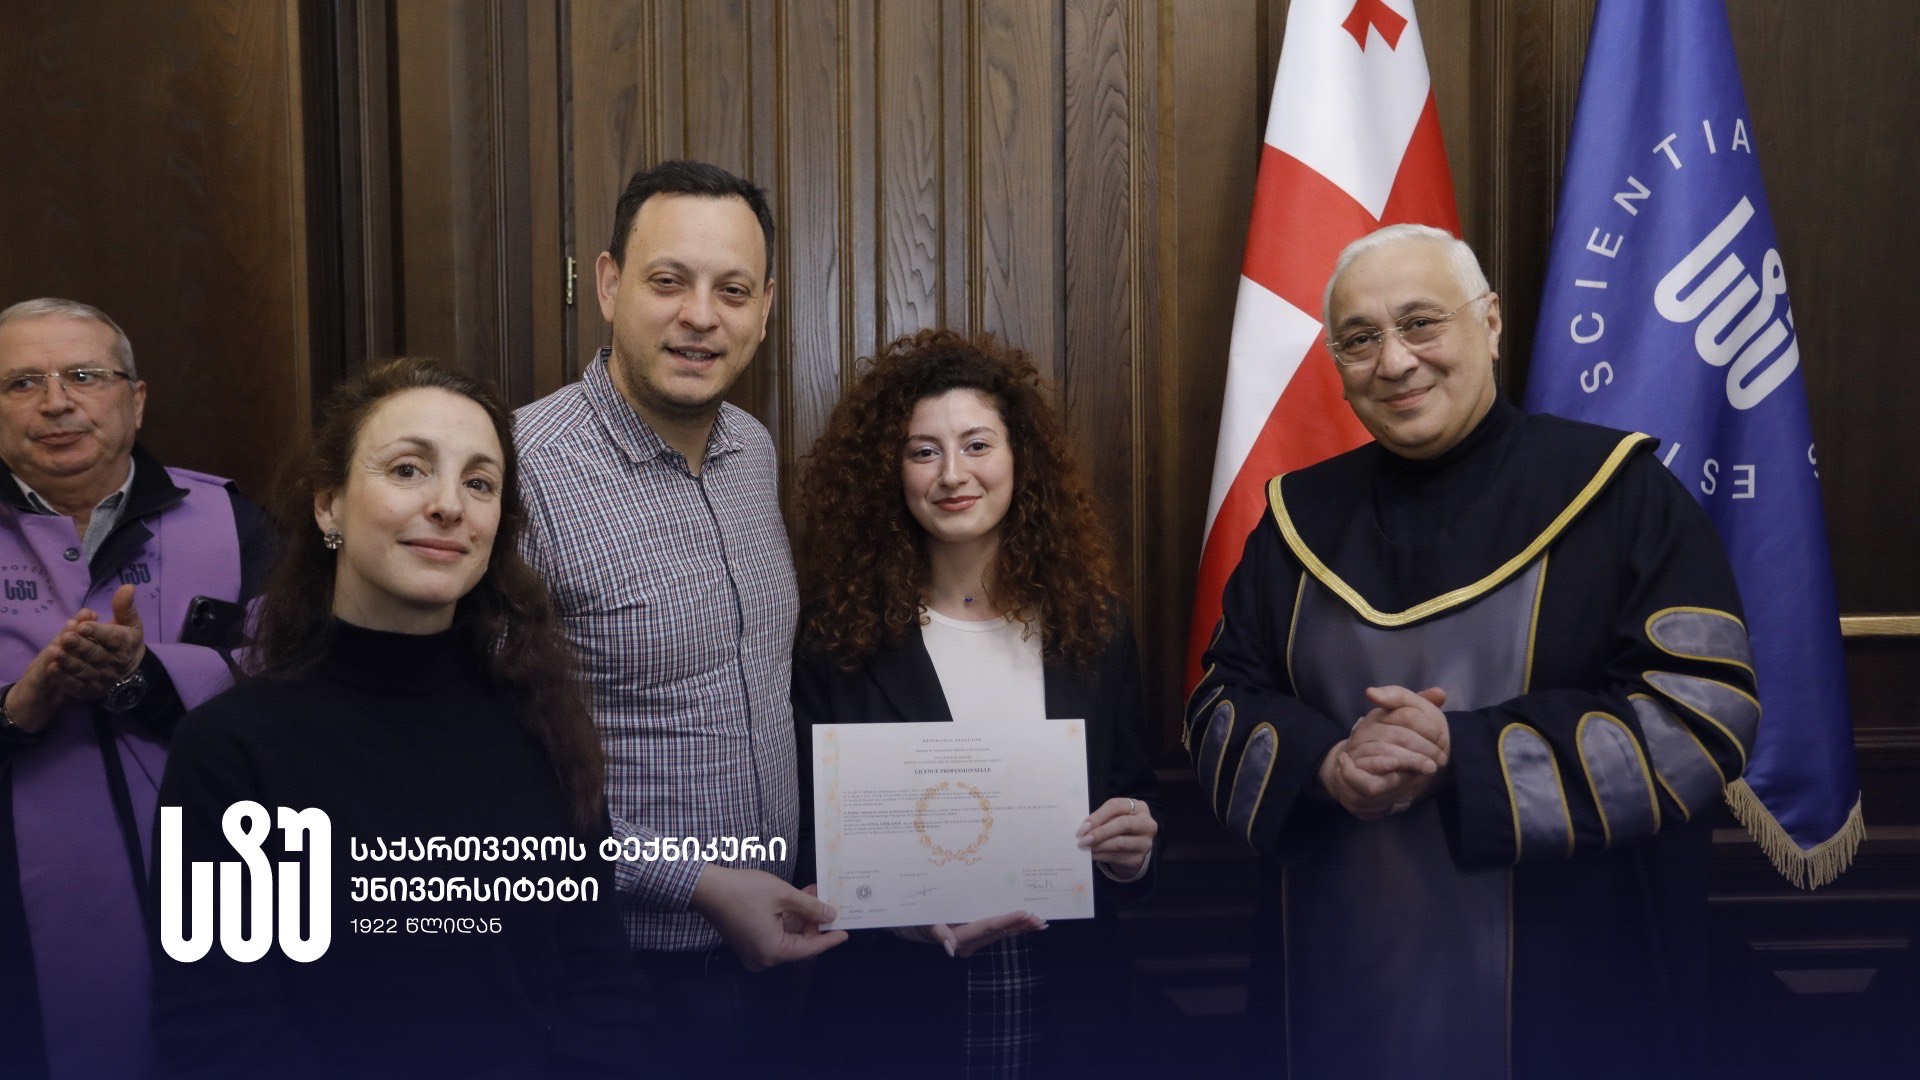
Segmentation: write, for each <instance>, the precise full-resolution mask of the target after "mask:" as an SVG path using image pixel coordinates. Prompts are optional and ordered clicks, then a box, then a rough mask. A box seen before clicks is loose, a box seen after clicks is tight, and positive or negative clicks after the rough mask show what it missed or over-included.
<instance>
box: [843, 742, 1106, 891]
mask: <svg viewBox="0 0 1920 1080" xmlns="http://www.w3.org/2000/svg"><path fill="white" fill-rule="evenodd" d="M813 738H814V741H813V765H814V769H813V793H814V826H815V834H814V835H815V845H816V854H817V856H818V860H819V876H820V898H821V899H822V900H825V901H827V902H828V903H830V904H832V905H833V906H834V907H835V908H836V909H838V911H839V913H840V918H839V920H838V921H836V922H835V923H834V924H833V927H834V928H835V929H860V928H864V927H878V926H921V925H925V924H927V923H936V922H941V923H964V922H972V921H973V920H975V919H981V918H986V917H987V916H990V915H1004V914H1006V913H1007V912H1010V911H1029V912H1032V913H1033V914H1035V915H1038V916H1040V917H1041V918H1043V919H1079V918H1090V917H1092V915H1093V857H1092V856H1091V855H1089V854H1088V853H1087V852H1086V851H1083V850H1081V849H1080V847H1079V846H1078V845H1077V844H1076V843H1075V838H1074V832H1075V830H1076V829H1078V828H1079V825H1080V822H1081V821H1082V820H1083V819H1084V818H1085V817H1086V816H1087V765H1086V762H1087V755H1086V725H1085V724H1083V723H1082V722H1081V721H1078V720H1021V721H1017V722H1007V723H985V724H975V723H969V724H951V723H947V724H941V723H923V724H820V725H816V726H815V727H814V729H813Z"/></svg>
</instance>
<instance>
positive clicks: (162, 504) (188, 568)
mask: <svg viewBox="0 0 1920 1080" xmlns="http://www.w3.org/2000/svg"><path fill="white" fill-rule="evenodd" d="M134 455H135V457H134V460H135V462H136V466H137V467H136V471H135V474H134V484H133V488H132V489H131V490H130V491H129V493H128V501H127V506H126V509H125V511H124V512H123V514H122V516H121V518H120V521H119V523H118V525H116V527H115V528H114V531H113V533H112V534H111V535H110V536H109V537H108V538H107V540H106V542H105V543H103V544H102V545H101V547H100V549H99V551H98V552H97V553H96V554H95V556H94V558H93V560H92V562H91V564H88V563H83V562H82V561H81V558H80V540H79V537H78V535H77V534H76V532H75V530H74V524H73V521H72V519H70V518H66V517H58V516H48V515H40V514H35V513H33V512H32V510H31V509H29V508H28V507H27V505H26V503H25V502H24V500H23V499H21V497H20V491H19V488H18V486H17V485H16V484H15V483H14V482H13V479H12V477H11V475H10V474H6V470H5V469H4V468H0V474H4V475H0V585H4V594H0V595H3V597H4V598H3V599H0V684H11V683H12V682H13V681H15V680H17V679H18V678H19V677H20V676H21V674H22V673H24V672H25V670H26V668H27V666H28V664H29V663H31V662H32V660H33V658H34V656H35V655H37V654H38V653H39V652H40V650H41V649H42V648H44V647H45V646H46V644H47V642H49V641H51V640H52V639H53V636H54V635H55V634H57V633H58V632H59V631H60V628H61V627H62V626H63V625H64V624H65V622H66V620H67V619H68V618H70V617H71V616H72V615H73V613H74V612H76V611H78V610H79V609H80V608H82V607H87V608H92V609H93V610H94V611H95V612H97V613H99V614H100V615H101V617H102V618H105V619H110V618H112V615H111V612H112V597H113V593H114V590H116V589H118V588H119V587H120V586H121V585H122V584H132V585H134V586H136V588H137V591H136V593H135V601H134V602H135V605H136V607H137V608H138V610H139V612H140V618H141V622H142V624H143V626H144V629H145V637H146V645H147V652H148V658H147V659H146V660H145V661H144V662H143V663H142V667H141V670H142V673H143V674H144V675H145V676H146V678H147V681H148V693H147V697H146V700H144V701H143V702H142V703H141V705H140V706H139V707H138V708H136V709H134V710H133V711H130V712H128V713H124V714H118V715H116V714H113V713H109V712H107V711H105V710H103V709H100V708H97V707H94V706H90V705H85V704H80V705H71V706H69V707H68V708H66V709H65V710H64V711H62V712H61V713H60V714H59V716H58V717H57V718H56V719H55V720H54V722H53V723H52V724H50V725H49V726H48V728H47V730H46V732H45V733H44V735H43V736H42V737H41V738H40V739H39V740H38V741H37V742H34V743H32V744H29V745H24V746H20V745H8V746H5V747H0V999H6V1000H8V1001H10V1002H13V1001H24V1002H25V1003H26V1004H27V1006H28V1007H27V1008H24V1009H20V1010H17V1011H13V1010H9V1011H13V1012H14V1015H12V1016H10V1017H7V1018H4V1019H0V1074H5V1075H28V1076H31V1075H38V1074H40V1073H41V1072H42V1070H45V1071H46V1072H47V1073H50V1074H51V1075H52V1076H54V1077H60V1076H114V1077H121V1076H126V1077H140V1076H145V1075H147V1074H149V1073H150V1072H151V1064H150V1063H151V1052H150V1050H149V1048H148V1047H149V1042H148V1037H147V1009H148V1004H147V999H148V994H149V989H148V981H149V975H148V960H147V957H148V948H149V941H148V934H147V931H146V927H145V923H144V922H143V910H144V908H143V904H144V903H145V901H146V895H147V892H146V889H147V867H146V861H147V853H148V852H150V851H151V850H153V835H152V829H153V819H154V806H155V801H156V797H157V794H158V788H159V783H160V776H161V773H162V772H163V770H164V769H165V766H166V741H167V738H168V737H169V735H170V734H171V731H172V726H173V724H174V723H175V722H176V721H177V720H178V719H179V717H180V716H181V715H182V714H183V713H184V712H185V710H186V709H188V708H191V707H193V706H195V705H198V704H199V703H201V702H203V701H205V700H207V699H208V698H210V697H212V696H213V695H215V694H217V693H219V692H220V691H221V690H224V689H226V687H227V686H228V685H229V684H230V683H231V682H232V676H231V674H230V668H229V666H228V663H227V660H226V658H225V657H223V656H222V655H221V654H220V653H219V652H217V651H216V650H214V649H211V648H206V647H203V646H199V645H183V644H180V643H179V642H178V638H179V636H180V631H181V628H182V627H183V626H184V625H185V623H186V614H187V607H188V604H189V603H190V602H191V601H192V600H193V598H194V597H196V596H210V597H215V598H217V599H221V600H230V601H236V602H238V601H241V600H243V599H244V598H245V596H246V595H247V594H248V588H247V587H248V586H251V585H252V584H253V579H254V578H255V577H257V571H258V570H260V569H262V568H263V564H264V562H265V553H266V551H267V548H268V546H269V545H268V544H267V543H266V542H265V522H264V519H263V518H262V516H261V515H260V513H259V511H258V510H257V509H256V508H254V507H253V506H252V504H250V503H246V502H245V500H242V499H240V498H239V496H238V495H237V494H234V493H233V491H232V489H231V488H230V486H229V485H228V483H227V482H226V481H224V480H222V479H220V478H218V477H213V476H207V475H204V474H201V473H195V472H188V471H186V470H182V469H166V468H163V467H161V465H160V464H159V462H158V461H156V460H154V459H153V458H152V457H151V455H148V454H146V453H145V451H143V450H141V449H140V448H138V447H136V448H135V450H134ZM248 556H252V558H248ZM249 562H251V563H254V564H256V565H251V566H250V565H247V564H248V563H249ZM248 571H255V573H248Z"/></svg>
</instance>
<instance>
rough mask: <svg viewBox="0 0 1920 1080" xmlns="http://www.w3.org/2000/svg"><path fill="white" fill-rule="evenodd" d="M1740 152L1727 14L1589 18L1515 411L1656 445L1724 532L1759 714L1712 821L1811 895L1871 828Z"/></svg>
mask: <svg viewBox="0 0 1920 1080" xmlns="http://www.w3.org/2000/svg"><path fill="white" fill-rule="evenodd" d="M1754 137H1755V133H1754V131H1753V121H1752V118H1751V117H1750V116H1749V115H1748V113H1747V99H1746V94H1745V92H1744V91H1743V90H1742V88H1741V85H1740V69H1739V67H1738V66H1737V65H1736V64H1735V62H1734V55H1733V37H1732V34H1731V32H1730V31H1729V29H1728V27H1727V13H1726V9H1725V8H1724V7H1723V6H1722V4H1721V0H1670V2H1666V0H1663V2H1662V3H1657V4H1649V3H1641V2H1640V0H1629V2H1627V3H1619V2H1616V0H1601V3H1600V5H1599V7H1598V9H1597V10H1596V11H1595V12H1594V17H1593V36H1592V38H1591V44H1590V45H1589V46H1588V48H1587V66H1586V71H1585V72H1584V73H1583V74H1582V76H1581V80H1580V100H1579V104H1578V105H1577V107H1576V109H1575V111H1574V121H1573V139H1572V141H1571V143H1570V144H1569V146H1568V149H1567V168H1566V180H1565V187H1564V189H1563V190H1562V191H1561V193H1560V202H1559V205H1558V208H1557V210H1556V213H1555V221H1554V228H1553V246H1552V249H1551V255H1550V258H1549V261H1548V264H1547V282H1546V288H1545V290H1544V293H1543V295H1542V298H1541V303H1540V328H1539V331H1538V333H1537V334H1536V336H1535V345H1534V357H1533V364H1532V367H1531V369H1530V371H1529V374H1528V378H1527V407H1528V408H1529V409H1532V410H1534V411H1536V412H1550V413H1554V414H1557V415H1560V416H1567V417H1572V418H1574V419H1576V420H1587V421H1591V422H1593V423H1596V424H1605V425H1607V426H1609V427H1616V428H1628V429H1631V430H1636V431H1644V432H1646V433H1648V434H1650V435H1654V436H1657V437H1658V438H1659V439H1660V440H1661V447H1660V451H1659V453H1660V460H1661V461H1663V462H1665V463H1666V465H1667V467H1668V468H1669V469H1671V470H1673V473H1674V475H1675V476H1677V477H1679V478H1680V481H1681V483H1683V484H1684V485H1686V487H1687V490H1688V491H1690V492H1691V493H1692V494H1693V497H1694V498H1695V499H1696V500H1698V501H1699V503H1700V505H1701V506H1703V507H1705V508H1706V511H1707V516H1708V517H1710V518H1712V519H1713V523H1714V525H1715V526H1716V527H1718V529H1719V530H1720V538H1721V540H1722V541H1723V542H1724V543H1725V544H1726V547H1727V557H1728V559H1729V560H1730V561H1731V562H1732V564H1733V574H1734V578H1735V579H1736V580H1737V581H1738V582H1739V583H1740V599H1741V602H1742V603H1743V604H1745V605H1746V609H1747V610H1746V614H1747V633H1748V636H1749V637H1750V638H1751V639H1752V642H1753V655H1754V673H1755V677H1756V679H1757V680H1758V682H1759V686H1760V704H1761V710H1762V711H1761V717H1760V733H1759V735H1758V737H1757V738H1756V740H1755V742H1754V747H1753V755H1752V757H1751V758H1749V759H1748V761H1747V769H1746V776H1745V777H1744V778H1729V779H1731V780H1732V783H1730V784H1729V785H1728V787H1727V802H1728V803H1729V804H1730V805H1731V806H1732V808H1733V811H1734V814H1735V816H1737V817H1738V818H1739V819H1740V821H1741V823H1742V824H1744V825H1746V826H1747V828H1748V830H1750V831H1751V832H1752V833H1753V835H1754V837H1755V838H1756V839H1757V840H1758V841H1759V842H1760V845H1761V847H1762V848H1764V849H1765V850H1766V852H1767V854H1768V856H1770V857H1771V858H1772V860H1773V863H1774V866H1775V867H1776V868H1778V869H1779V870H1780V872H1781V874H1783V875H1784V876H1785V877H1786V878H1787V879H1788V880H1790V881H1792V882H1793V883H1794V884H1796V885H1800V886H1802V887H1804V888H1814V887H1818V886H1819V885H1822V884H1825V883H1826V882H1828V881H1831V880H1833V879H1834V877H1836V876H1837V875H1839V873H1840V872H1841V871H1842V870H1844V869H1846V867H1847V865H1848V863H1849V862H1851V861H1852V858H1853V853H1854V849H1855V848H1856V847H1857V846H1858V845H1859V843H1860V839H1861V837H1862V836H1863V835H1864V832H1865V826H1864V824H1863V821H1862V819H1861V816H1860V784H1859V778H1858V775H1857V774H1856V772H1855V764H1854V756H1853V723H1852V720H1851V718H1850V716H1849V713H1848V707H1847V681H1846V669H1845V664H1844V658H1843V657H1842V655H1841V646H1840V622H1839V618H1838V614H1837V609H1836V605H1835V600H1834V590H1833V569H1832V566H1831V564H1830V563H1829V562H1828V557H1827V533H1826V525H1825V519H1824V517H1823V516H1822V514H1821V508H1820V470H1819V464H1818V461H1819V458H1818V454H1817V453H1816V452H1815V449H1814V445H1813V430H1812V425H1811V423H1810V422H1809V420H1808V418H1807V395H1806V383H1805V380H1804V378H1803V377H1802V375H1801V373H1800V363H1801V356H1800V338H1799V334H1798V333H1797V332H1796V331H1795V329H1794V324H1793V308H1792V306H1791V304H1790V303H1789V301H1788V296H1787V278H1786V269H1785V267H1784V264H1783V260H1782V259H1781V257H1780V250H1779V244H1778V242H1777V241H1776V240H1775V239H1774V232H1773V218H1772V215H1771V214H1770V213H1769V211H1768V209H1767V194H1766V191H1765V190H1764V189H1763V188H1762V186H1761V183H1760V164H1759V158H1758V157H1757V156H1756V155H1755V152H1754ZM1807 359H1808V360H1809V361H1816V362H1817V360H1818V359H1819V358H1818V357H1808V358H1807Z"/></svg>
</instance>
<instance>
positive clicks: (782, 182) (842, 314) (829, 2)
mask: <svg viewBox="0 0 1920 1080" xmlns="http://www.w3.org/2000/svg"><path fill="white" fill-rule="evenodd" d="M784 14H785V26H784V27H783V28H782V29H783V40H784V42H785V43H786V46H787V48H786V55H785V57H784V58H783V62H782V64H781V87H780V100H781V113H782V116H781V120H782V130H783V132H784V134H785V135H786V136H787V138H788V141H787V142H786V145H785V146H783V147H782V148H781V150H782V152H781V154H780V163H781V164H780V172H779V174H778V177H777V179H778V184H777V185H776V186H775V195H776V197H777V198H778V218H779V221H780V223H781V225H782V226H783V227H784V228H785V230H786V234H787V237H788V243H787V248H786V252H785V254H784V255H783V256H782V257H781V279H782V280H781V283H780V291H781V295H782V303H783V304H785V305H786V309H785V311H784V313H783V314H782V316H781V320H780V327H779V330H780V334H779V339H778V340H777V341H769V343H768V344H769V345H771V346H773V347H772V348H769V349H766V350H764V351H763V354H762V355H761V357H760V358H759V359H758V360H756V361H755V362H754V363H755V366H756V367H759V368H760V369H761V370H762V371H763V372H765V373H768V374H770V375H774V376H777V377H778V378H779V379H780V380H781V381H784V382H785V384H786V386H787V388H788V391H789V411H788V412H787V413H786V414H785V415H784V416H779V417H778V420H779V421H781V422H780V423H777V424H775V425H773V426H774V432H775V438H776V440H778V445H779V446H780V449H781V455H780V458H781V462H782V468H783V469H784V470H785V471H786V474H787V475H788V476H791V475H792V470H793V467H794V465H795V463H796V460H797V458H798V456H799V455H800V454H802V453H804V452H805V451H806V448H807V446H809V445H811V443H812V437H813V436H814V435H817V434H818V433H819V431H820V429H821V427H822V426H824V425H825V423H826V419H827V414H828V413H830V412H831V411H832V410H833V405H834V402H836V401H838V400H839V398H840V379H841V372H842V370H843V368H850V367H851V365H852V361H853V358H852V357H850V356H847V355H846V352H847V348H848V346H849V345H850V344H851V339H852V336H853V327H852V325H851V319H850V314H851V308H852V299H853V296H852V294H853V293H854V292H857V291H858V286H857V283H856V282H854V281H852V280H849V279H847V278H846V277H844V276H843V271H844V268H845V266H846V263H847V258H848V256H849V251H848V248H849V244H848V242H847V222H848V218H850V217H851V216H854V215H856V214H864V213H868V212H871V204H869V205H868V206H867V207H856V206H850V205H848V204H847V202H846V200H845V198H844V195H845V192H846V183H847V177H848V174H849V173H850V172H851V171H852V170H854V169H856V168H865V169H870V168H871V167H872V163H871V161H870V160H869V161H866V162H860V163H855V162H853V161H851V160H849V157H848V143H849V136H850V135H851V133H850V132H849V131H848V130H847V126H846V124H845V123H844V118H845V115H846V109H845V102H846V97H847V93H848V89H849V87H848V86H847V83H846V79H845V76H846V64H845V57H844V56H843V54H842V51H841V42H840V25H839V21H838V16H839V15H840V14H841V12H840V10H839V5H838V4H837V3H835V2H834V0H810V2H807V3H796V4H790V5H788V6H787V7H786V9H785V12H784ZM762 182H765V179H762ZM761 415H762V417H763V418H767V417H769V416H770V415H774V414H769V413H764V412H763V413H762V414H761Z"/></svg>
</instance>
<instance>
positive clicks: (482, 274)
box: [387, 0, 560, 400]
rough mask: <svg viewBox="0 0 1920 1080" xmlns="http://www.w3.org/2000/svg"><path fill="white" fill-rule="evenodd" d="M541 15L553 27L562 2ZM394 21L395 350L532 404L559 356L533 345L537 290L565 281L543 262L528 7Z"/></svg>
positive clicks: (471, 7)
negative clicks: (537, 355) (535, 189)
mask: <svg viewBox="0 0 1920 1080" xmlns="http://www.w3.org/2000/svg"><path fill="white" fill-rule="evenodd" d="M532 8H533V10H534V11H535V12H536V13H538V14H539V15H541V16H542V20H543V24H544V23H546V22H550V21H551V19H552V5H551V4H541V3H538V2H537V0H536V3H534V4H533V5H532ZM388 12H389V23H388V27H389V29H388V34H389V38H388V44H387V53H388V56H389V58H390V63H391V76H390V78H391V82H390V85H391V87H392V100H391V109H392V118H393V125H392V128H391V130H392V136H393V143H392V145H391V147H390V148H389V155H390V160H391V162H392V168H393V174H394V176H395V181H394V185H393V191H392V194H391V212H392V218H393V221H394V226H393V229H394V240H395V246H396V252H395V254H396V260H395V263H394V265H393V271H394V273H395V275H396V278H397V280H395V281H394V283H393V285H392V292H393V294H394V295H395V296H397V297H398V298H399V300H398V303H397V305H396V307H397V311H396V315H397V320H396V321H397V324H398V331H397V334H396V341H395V343H394V344H395V349H396V351H399V352H404V353H411V354H416V355H426V356H435V357H438V358H440V359H442V360H445V361H447V362H448V363H450V364H453V365H455V366H457V367H460V368H462V369H464V370H467V371H470V372H473V373H475V374H479V375H484V376H486V377H488V378H491V379H493V380H495V381H496V382H498V383H499V384H500V385H501V387H502V388H503V389H504V390H505V391H506V392H507V394H508V396H509V397H511V398H513V399H515V400H522V399H525V398H529V397H531V396H532V394H533V389H534V375H533V372H534V363H533V354H534V352H535V350H536V348H540V349H543V350H548V351H550V350H552V349H555V348H557V347H558V342H557V341H548V342H542V343H540V345H539V346H536V344H535V341H534V336H533V327H534V314H533V304H534V291H533V283H532V279H533V275H534V273H535V272H536V270H537V271H538V272H540V273H542V274H543V275H545V276H546V280H548V281H551V280H552V277H551V275H553V274H555V273H557V272H559V270H560V268H559V267H557V266H555V265H554V264H552V263H550V262H546V261H544V260H543V261H542V262H541V263H540V264H539V265H538V266H536V264H535V262H534V259H533V243H534V238H533V231H534V230H533V225H532V221H531V218H532V208H533V205H534V198H533V193H532V182H533V171H534V167H533V165H532V164H531V163H530V160H529V150H530V147H531V145H532V142H533V132H532V127H531V116H530V114H529V100H528V95H529V92H530V91H529V85H530V84H529V71H528V67H529V63H530V62H531V61H533V60H535V59H536V58H534V57H531V56H530V55H529V53H528V51H527V36H528V35H527V25H528V20H529V4H528V3H527V2H526V0H439V2H431V3H399V4H392V5H390V6H389V8H388ZM537 59H539V60H540V61H541V62H542V64H543V65H550V64H551V63H552V61H551V60H550V59H548V58H537ZM543 77H547V78H550V76H544V73H543ZM556 119H557V118H553V117H542V118H541V120H542V124H543V126H549V127H550V126H551V125H552V124H553V123H554V122H555V120H556ZM546 172H547V173H549V174H550V173H551V170H550V169H548V170H546ZM547 182H548V183H551V182H552V180H551V176H550V175H549V177H548V180H547ZM546 201H547V203H548V204H549V205H551V199H550V198H549V199H547V200H546ZM549 254H550V252H549ZM543 325H547V326H548V327H549V333H551V332H552V325H551V321H550V320H549V321H548V322H547V323H545V324H543Z"/></svg>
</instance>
